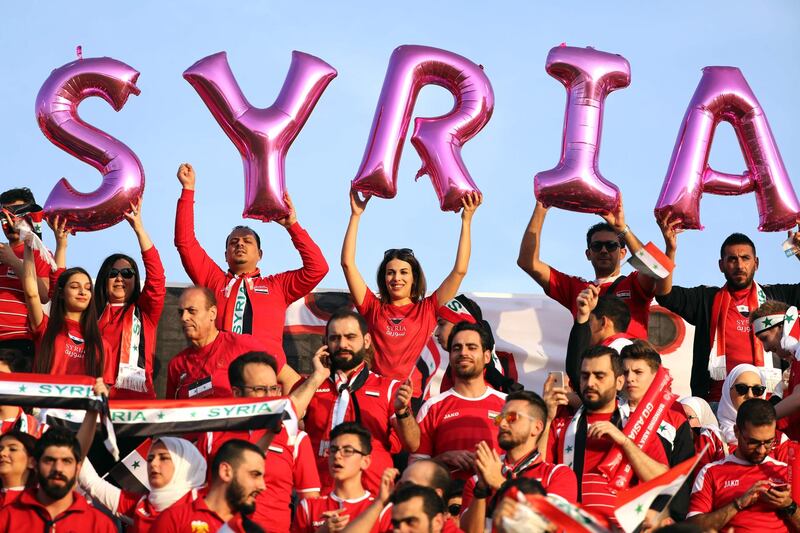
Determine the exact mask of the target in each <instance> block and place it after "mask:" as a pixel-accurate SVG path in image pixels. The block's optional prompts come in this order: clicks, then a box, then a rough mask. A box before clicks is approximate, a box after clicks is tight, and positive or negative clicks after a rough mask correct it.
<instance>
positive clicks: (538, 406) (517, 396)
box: [506, 390, 547, 422]
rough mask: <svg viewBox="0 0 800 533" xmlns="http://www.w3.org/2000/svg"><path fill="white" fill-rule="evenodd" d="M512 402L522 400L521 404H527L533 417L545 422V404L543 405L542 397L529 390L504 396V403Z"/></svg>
mask: <svg viewBox="0 0 800 533" xmlns="http://www.w3.org/2000/svg"><path fill="white" fill-rule="evenodd" d="M512 400H522V401H523V402H528V404H529V406H530V408H531V411H532V412H533V416H535V417H536V418H537V419H539V420H541V421H542V422H545V421H547V404H545V403H544V400H543V399H542V397H541V396H539V395H538V394H536V393H535V392H533V391H529V390H520V391H515V392H510V393H508V395H507V396H506V403H508V402H510V401H512Z"/></svg>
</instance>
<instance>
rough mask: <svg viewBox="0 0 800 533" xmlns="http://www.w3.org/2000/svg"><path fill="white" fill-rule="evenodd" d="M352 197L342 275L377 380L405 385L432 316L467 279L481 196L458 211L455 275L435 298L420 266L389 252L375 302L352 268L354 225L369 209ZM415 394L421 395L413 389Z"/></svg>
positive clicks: (403, 251)
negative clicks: (366, 334) (361, 321)
mask: <svg viewBox="0 0 800 533" xmlns="http://www.w3.org/2000/svg"><path fill="white" fill-rule="evenodd" d="M368 200H369V198H367V199H365V200H363V201H362V200H361V199H359V196H358V193H357V192H355V191H350V213H351V214H350V223H349V224H348V225H347V232H346V233H345V236H344V242H343V243H342V269H343V270H344V277H345V280H346V281H347V286H348V287H349V288H350V294H351V295H352V297H353V301H354V302H355V304H356V308H357V309H358V312H359V313H361V314H362V315H364V318H366V319H367V324H368V325H369V331H370V332H371V333H372V336H373V341H374V343H375V352H376V353H375V359H374V361H373V364H372V368H373V370H374V371H375V372H376V373H377V374H380V375H381V376H386V377H388V378H392V379H399V380H403V381H404V380H406V379H407V378H408V377H409V375H410V374H411V372H412V370H413V368H414V365H415V364H416V362H417V358H418V357H419V355H420V354H421V353H422V349H423V347H424V346H425V343H426V342H427V341H428V338H429V337H430V335H431V333H432V332H433V330H434V328H435V327H436V310H437V308H438V307H439V305H441V303H443V302H447V301H448V300H450V299H451V298H453V297H454V296H455V295H456V293H458V288H459V287H460V286H461V281H462V280H463V279H464V276H466V275H467V267H468V266H469V257H470V251H471V246H472V245H471V242H472V238H471V226H472V216H473V215H474V214H475V210H476V209H477V208H478V206H479V205H481V202H482V201H483V198H482V197H481V196H480V194H469V195H467V196H465V197H464V198H463V199H462V201H461V203H462V206H463V207H462V210H461V235H460V237H459V239H458V250H457V251H456V261H455V265H453V270H452V271H451V272H450V274H449V275H448V276H447V277H446V278H445V279H444V281H443V282H442V284H441V285H440V286H439V288H438V289H436V292H434V293H433V294H431V295H430V296H427V297H426V296H425V290H426V285H425V275H424V274H423V273H422V266H420V263H419V261H418V260H417V258H416V257H415V256H414V252H413V251H412V250H411V249H409V248H399V249H398V248H391V249H389V250H386V252H384V254H383V261H381V264H380V266H379V267H378V275H377V278H378V279H377V282H378V289H379V294H378V295H377V296H376V295H375V294H373V293H372V291H371V290H370V289H369V287H367V284H366V282H365V281H364V278H363V277H362V276H361V273H360V272H359V271H358V267H357V266H356V239H357V237H358V223H359V221H360V220H361V215H362V214H363V213H364V209H365V208H366V206H367V201H368ZM415 390H416V391H417V392H419V390H418V387H416V385H415Z"/></svg>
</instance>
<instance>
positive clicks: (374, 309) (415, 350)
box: [356, 289, 439, 381]
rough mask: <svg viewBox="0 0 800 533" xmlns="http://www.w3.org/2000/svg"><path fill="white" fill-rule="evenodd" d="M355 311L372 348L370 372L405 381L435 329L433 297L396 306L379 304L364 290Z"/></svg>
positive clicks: (437, 305)
mask: <svg viewBox="0 0 800 533" xmlns="http://www.w3.org/2000/svg"><path fill="white" fill-rule="evenodd" d="M356 307H357V309H358V312H359V313H361V314H362V315H363V316H364V318H365V319H366V320H367V324H368V325H369V332H370V333H371V334H372V342H373V343H374V345H375V357H374V360H373V362H372V370H373V371H374V372H375V373H376V374H380V375H381V376H386V377H387V378H392V379H399V380H400V381H405V380H406V379H408V377H409V375H410V374H411V369H413V368H414V365H416V364H417V359H419V355H420V354H421V353H422V349H423V348H424V347H425V343H426V342H427V341H428V339H429V338H430V336H431V335H432V334H433V330H434V329H435V328H436V309H438V308H439V302H438V301H437V300H436V293H433V294H431V295H430V296H427V297H425V298H423V299H422V301H420V302H417V303H410V304H408V305H401V306H398V305H392V304H385V303H381V301H380V300H379V299H378V298H377V297H376V296H375V295H374V294H373V293H372V291H371V290H369V289H367V293H366V294H365V295H364V301H363V302H362V303H361V305H359V306H356Z"/></svg>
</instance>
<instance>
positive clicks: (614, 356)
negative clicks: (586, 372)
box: [581, 346, 625, 377]
mask: <svg viewBox="0 0 800 533" xmlns="http://www.w3.org/2000/svg"><path fill="white" fill-rule="evenodd" d="M606 356H608V357H609V358H610V359H611V369H612V370H613V371H614V377H619V376H621V375H623V374H624V373H625V369H624V368H623V367H622V358H621V357H620V356H619V353H618V352H617V351H616V350H615V349H614V348H610V347H608V346H592V347H591V348H589V349H587V350H586V351H585V352H583V356H582V357H581V360H582V361H585V360H586V359H599V358H601V357H606Z"/></svg>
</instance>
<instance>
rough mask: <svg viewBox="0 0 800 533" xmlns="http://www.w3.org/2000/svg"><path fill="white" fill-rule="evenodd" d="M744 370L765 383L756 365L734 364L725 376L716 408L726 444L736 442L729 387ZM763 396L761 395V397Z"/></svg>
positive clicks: (734, 410)
mask: <svg viewBox="0 0 800 533" xmlns="http://www.w3.org/2000/svg"><path fill="white" fill-rule="evenodd" d="M745 372H753V373H754V374H756V375H757V376H758V379H759V380H761V384H762V385H766V383H764V376H763V375H762V374H761V371H760V370H759V369H758V367H755V366H753V365H748V364H741V365H738V366H736V367H735V368H734V369H733V370H731V372H730V374H728V377H726V378H725V382H724V383H723V384H722V398H721V399H720V401H719V407H718V408H717V418H718V419H719V426H720V430H722V436H723V437H724V441H725V442H727V443H728V444H730V443H732V442H736V434H735V433H734V432H733V427H734V426H735V425H736V411H737V410H736V408H735V407H734V406H733V400H731V387H733V384H734V383H736V380H737V379H739V376H741V375H742V374H744V373H745ZM765 393H766V391H765ZM763 397H764V396H763V395H762V396H761V398H763Z"/></svg>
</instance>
